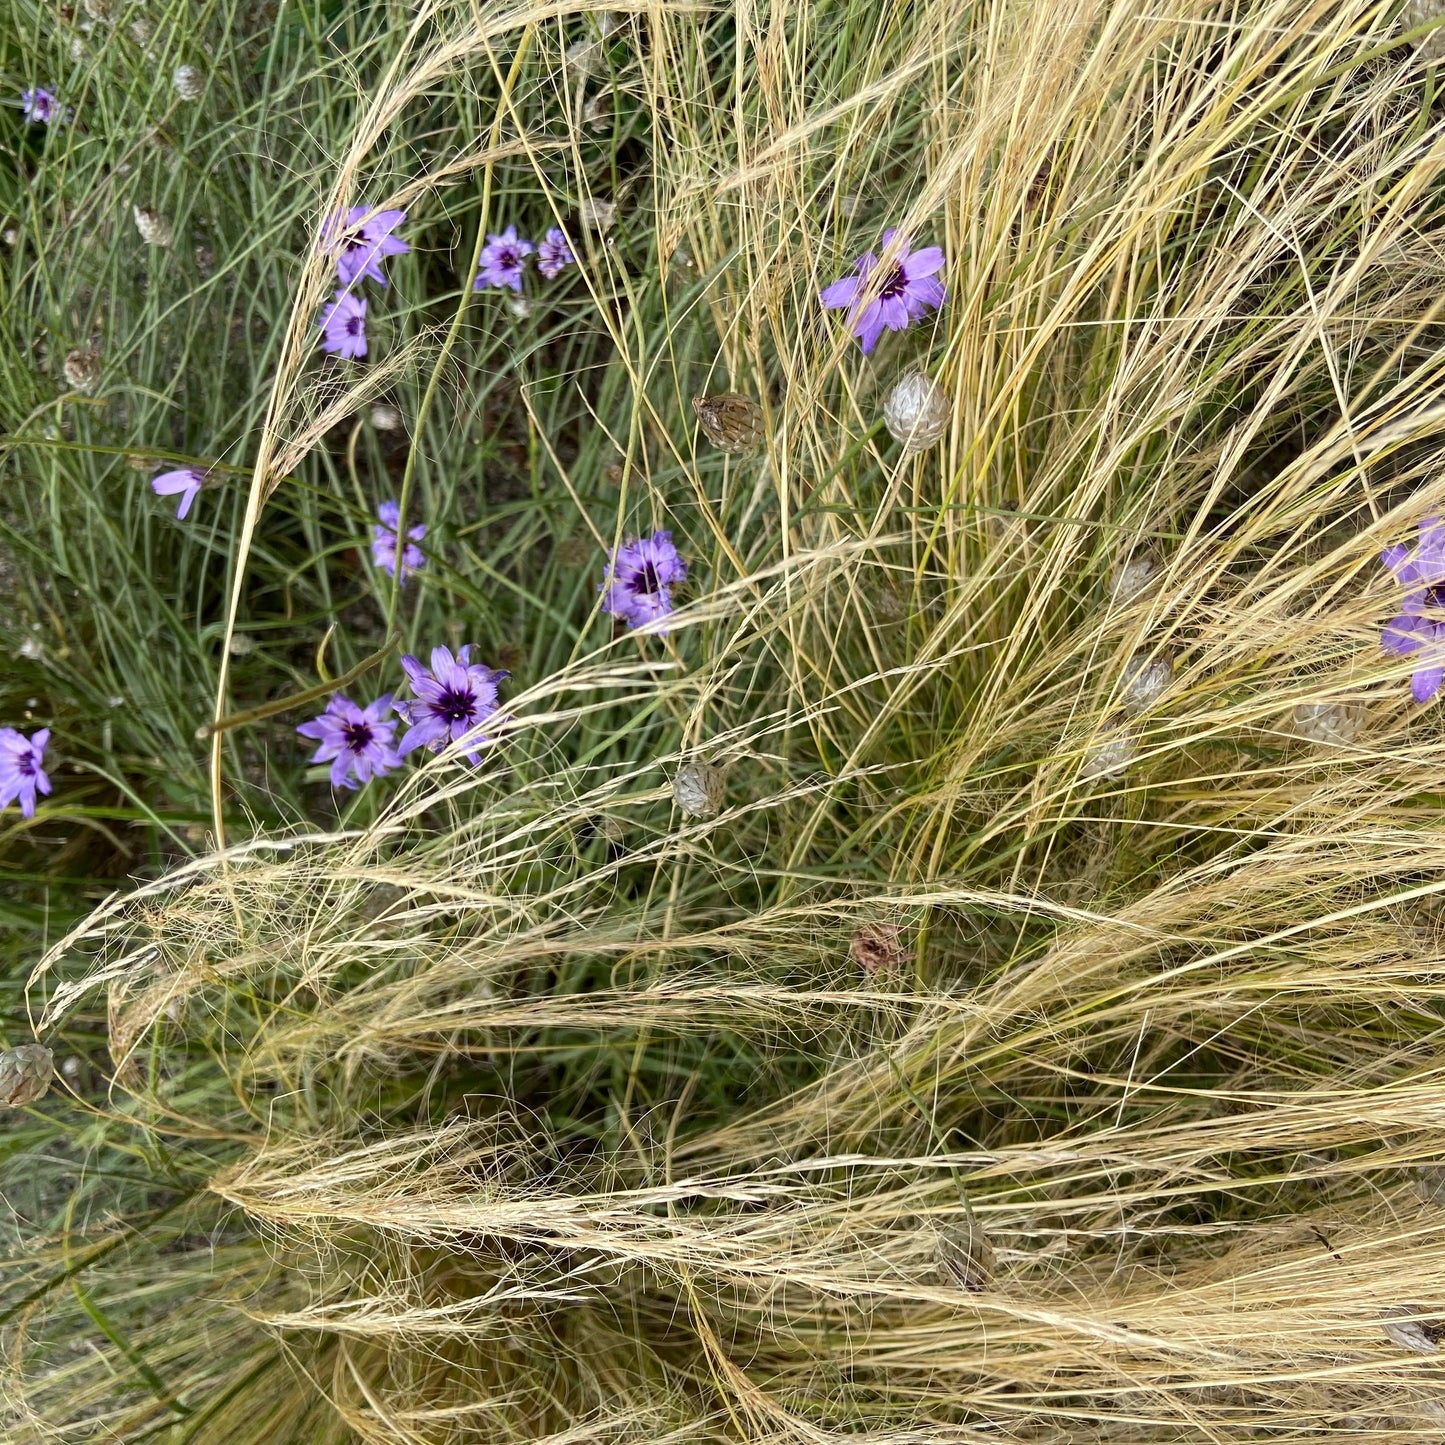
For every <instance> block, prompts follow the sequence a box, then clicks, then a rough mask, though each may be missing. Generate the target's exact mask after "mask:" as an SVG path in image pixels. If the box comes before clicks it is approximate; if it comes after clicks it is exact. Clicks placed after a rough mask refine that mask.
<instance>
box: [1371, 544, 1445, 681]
mask: <svg viewBox="0 0 1445 1445" xmlns="http://www.w3.org/2000/svg"><path fill="white" fill-rule="evenodd" d="M1380 560H1381V561H1382V562H1383V563H1384V564H1385V566H1386V567H1388V568H1389V569H1390V571H1391V572H1392V573H1393V574H1394V577H1395V580H1396V581H1397V582H1398V583H1399V584H1400V585H1401V586H1402V587H1404V588H1405V589H1406V592H1405V597H1404V601H1403V603H1402V604H1401V606H1402V607H1403V609H1404V610H1403V611H1402V613H1401V614H1400V615H1399V616H1398V617H1392V618H1391V619H1390V620H1389V621H1388V622H1387V623H1386V624H1385V627H1384V630H1383V631H1382V632H1381V633H1380V645H1381V646H1382V647H1383V648H1384V649H1385V651H1386V652H1393V653H1394V654H1395V655H1396V656H1397V657H1406V656H1408V655H1410V654H1411V653H1420V654H1421V656H1420V657H1419V658H1418V659H1417V660H1418V662H1419V663H1420V666H1418V667H1417V668H1416V669H1415V671H1414V673H1413V674H1412V675H1411V677H1410V693H1411V696H1413V697H1414V699H1415V701H1416V702H1421V703H1423V702H1429V701H1430V699H1431V698H1432V697H1434V696H1435V694H1436V693H1437V692H1439V691H1440V685H1441V683H1442V682H1445V621H1435V620H1433V619H1432V618H1429V617H1425V616H1423V615H1422V614H1423V613H1425V612H1426V611H1434V612H1439V613H1441V614H1442V615H1445V522H1442V521H1441V520H1440V518H1439V517H1426V518H1425V519H1424V521H1422V522H1421V523H1420V540H1419V542H1418V543H1417V544H1416V545H1415V547H1414V549H1413V550H1412V549H1411V548H1409V547H1406V546H1405V545H1404V544H1403V543H1402V544H1399V545H1396V546H1394V547H1386V548H1385V550H1384V551H1383V552H1382V553H1380Z"/></svg>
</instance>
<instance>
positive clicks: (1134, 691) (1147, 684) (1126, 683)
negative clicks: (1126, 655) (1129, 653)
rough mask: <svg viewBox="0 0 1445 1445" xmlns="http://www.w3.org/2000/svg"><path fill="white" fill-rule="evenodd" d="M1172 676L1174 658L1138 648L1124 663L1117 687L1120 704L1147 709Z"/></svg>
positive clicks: (1137, 708) (1163, 690)
mask: <svg viewBox="0 0 1445 1445" xmlns="http://www.w3.org/2000/svg"><path fill="white" fill-rule="evenodd" d="M1173 676H1174V662H1173V659H1172V658H1170V657H1169V656H1168V654H1167V653H1151V652H1149V651H1148V650H1147V649H1145V648H1141V649H1140V650H1139V651H1138V652H1136V653H1135V654H1134V655H1133V657H1131V658H1130V659H1129V661H1128V662H1127V663H1126V664H1125V666H1124V675H1123V677H1122V678H1121V679H1120V686H1119V691H1120V692H1121V693H1122V694H1123V700H1124V706H1125V707H1126V708H1127V709H1128V710H1129V711H1130V712H1133V713H1140V712H1147V711H1148V710H1149V709H1150V708H1151V707H1153V706H1154V704H1155V703H1156V702H1158V701H1159V699H1160V698H1161V697H1163V696H1164V693H1165V690H1166V689H1167V688H1168V686H1169V682H1170V679H1171V678H1172V677H1173Z"/></svg>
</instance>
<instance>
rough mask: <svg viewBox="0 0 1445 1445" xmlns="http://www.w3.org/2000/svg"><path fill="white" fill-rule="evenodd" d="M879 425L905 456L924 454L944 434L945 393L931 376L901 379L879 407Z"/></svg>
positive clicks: (919, 375) (945, 424)
mask: <svg viewBox="0 0 1445 1445" xmlns="http://www.w3.org/2000/svg"><path fill="white" fill-rule="evenodd" d="M883 421H884V423H885V425H886V426H887V427H888V431H889V434H890V435H891V436H892V437H893V439H894V440H895V441H897V442H901V443H902V444H903V450H904V451H905V452H926V451H927V450H928V448H929V447H931V446H932V445H933V444H934V443H935V442H936V441H937V440H938V439H939V437H941V436H942V435H943V434H944V432H946V431H947V430H948V421H949V405H948V393H947V392H946V391H944V389H943V388H942V387H941V386H939V384H938V383H937V382H936V381H934V379H933V378H932V377H931V376H924V374H923V373H922V372H921V371H915V372H913V373H911V374H910V375H908V376H905V377H904V378H903V380H902V381H900V382H899V383H898V385H897V386H895V387H894V388H893V390H892V391H890V392H889V393H888V400H887V401H885V402H884V403H883Z"/></svg>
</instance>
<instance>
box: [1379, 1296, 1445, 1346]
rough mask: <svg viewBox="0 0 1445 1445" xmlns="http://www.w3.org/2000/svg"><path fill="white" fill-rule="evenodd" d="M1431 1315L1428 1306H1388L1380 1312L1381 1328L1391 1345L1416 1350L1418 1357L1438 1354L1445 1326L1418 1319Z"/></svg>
mask: <svg viewBox="0 0 1445 1445" xmlns="http://www.w3.org/2000/svg"><path fill="white" fill-rule="evenodd" d="M1429 1313H1431V1311H1430V1307H1429V1306H1428V1305H1387V1306H1386V1307H1385V1308H1384V1309H1383V1310H1381V1311H1380V1328H1381V1329H1382V1330H1384V1332H1385V1335H1386V1337H1387V1338H1388V1339H1389V1341H1390V1343H1391V1344H1392V1345H1399V1347H1400V1348H1401V1349H1402V1350H1414V1352H1415V1353H1416V1354H1417V1355H1433V1354H1437V1353H1438V1352H1439V1349H1440V1339H1441V1336H1442V1335H1445V1324H1442V1323H1441V1322H1440V1321H1438V1320H1422V1319H1419V1318H1418V1316H1420V1315H1425V1314H1429Z"/></svg>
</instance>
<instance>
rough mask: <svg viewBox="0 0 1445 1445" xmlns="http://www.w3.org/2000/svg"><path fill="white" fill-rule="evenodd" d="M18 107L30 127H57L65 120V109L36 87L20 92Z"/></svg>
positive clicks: (46, 92)
mask: <svg viewBox="0 0 1445 1445" xmlns="http://www.w3.org/2000/svg"><path fill="white" fill-rule="evenodd" d="M20 105H21V107H22V109H23V111H24V114H25V119H26V121H27V122H28V123H29V124H30V125H59V124H60V122H61V121H63V120H64V119H65V108H64V107H63V106H62V105H60V104H59V103H58V102H57V101H56V99H55V97H54V96H53V95H52V94H51V93H50V92H49V91H48V90H44V89H42V88H41V87H40V86H38V85H37V86H36V87H35V88H34V89H33V90H22V91H21V92H20Z"/></svg>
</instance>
